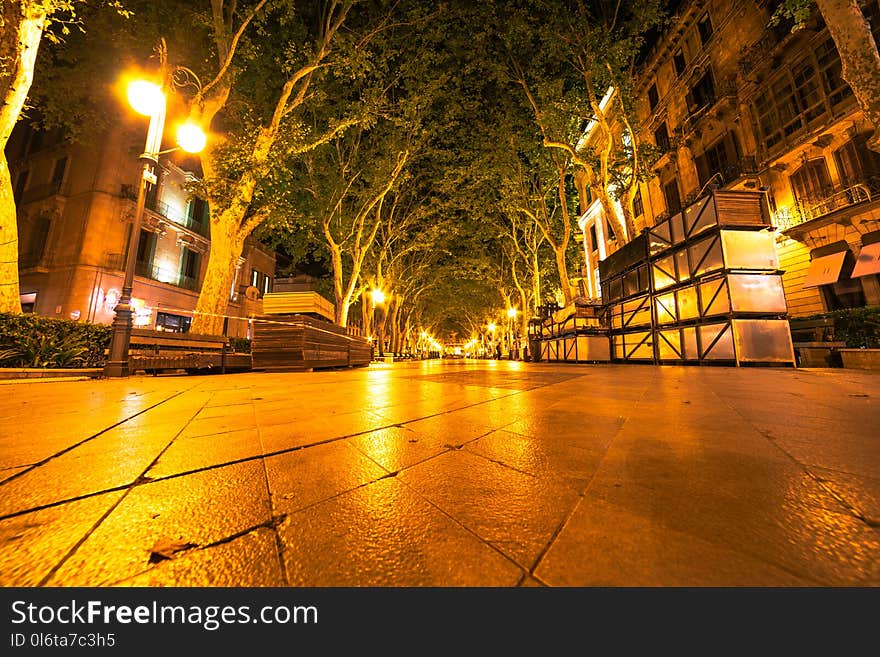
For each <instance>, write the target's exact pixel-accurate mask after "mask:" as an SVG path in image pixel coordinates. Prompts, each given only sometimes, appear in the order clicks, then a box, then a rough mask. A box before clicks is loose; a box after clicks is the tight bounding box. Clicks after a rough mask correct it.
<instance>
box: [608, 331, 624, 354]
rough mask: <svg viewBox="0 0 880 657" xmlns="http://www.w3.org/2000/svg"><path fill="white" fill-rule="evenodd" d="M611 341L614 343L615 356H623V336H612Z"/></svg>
mask: <svg viewBox="0 0 880 657" xmlns="http://www.w3.org/2000/svg"><path fill="white" fill-rule="evenodd" d="M611 342H612V343H613V345H614V357H615V358H623V336H622V335H613V336H611Z"/></svg>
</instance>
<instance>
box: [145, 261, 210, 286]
mask: <svg viewBox="0 0 880 657" xmlns="http://www.w3.org/2000/svg"><path fill="white" fill-rule="evenodd" d="M134 272H135V274H137V275H138V276H141V277H143V278H149V279H151V280H154V281H159V282H160V283H166V284H167V285H174V286H175V287H179V288H183V289H184V290H192V291H193V292H197V291H198V283H199V282H198V280H196V279H195V278H193V277H191V276H184V275H183V274H180V273H178V272H174V271H170V270H168V269H163V268H161V267H157V266H156V265H154V264H152V263H149V262H141V261H138V262H137V263H136V264H135V269H134Z"/></svg>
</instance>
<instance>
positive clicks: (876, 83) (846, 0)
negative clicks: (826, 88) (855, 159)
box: [816, 0, 880, 151]
mask: <svg viewBox="0 0 880 657" xmlns="http://www.w3.org/2000/svg"><path fill="white" fill-rule="evenodd" d="M816 4H817V5H818V6H819V11H820V12H821V13H822V18H823V19H825V24H826V25H827V26H828V31H829V32H830V33H831V38H832V39H834V45H836V46H837V51H838V52H839V53H840V61H841V64H842V66H843V70H842V71H841V75H842V76H843V79H844V80H846V82H847V83H848V84H849V86H850V87H851V88H852V91H853V95H854V96H855V97H856V101H858V103H859V107H860V108H861V109H862V112H863V113H864V115H865V118H866V119H867V120H868V121H869V122H870V123H871V125H872V126H873V127H874V136H873V137H872V138H871V140H870V141H869V142H868V145H869V146H870V148H871V149H872V150H874V151H880V54H878V52H877V44H876V43H875V41H874V37H873V35H872V34H871V27H870V25H868V21H867V20H865V17H864V15H863V14H862V10H861V9H860V8H859V3H858V0H816Z"/></svg>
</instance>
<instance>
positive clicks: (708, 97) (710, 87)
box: [687, 69, 715, 113]
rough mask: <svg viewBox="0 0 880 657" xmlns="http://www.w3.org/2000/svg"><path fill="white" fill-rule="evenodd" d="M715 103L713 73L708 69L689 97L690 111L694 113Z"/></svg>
mask: <svg viewBox="0 0 880 657" xmlns="http://www.w3.org/2000/svg"><path fill="white" fill-rule="evenodd" d="M714 102H715V83H714V82H712V71H711V70H709V69H707V70H706V72H705V73H703V77H701V78H700V79H699V80H697V83H696V84H695V85H694V86H693V88H692V89H691V91H690V93H689V94H688V95H687V105H688V110H689V111H690V112H692V113H693V112H696V111H697V110H700V109H702V108H704V107H706V106H707V105H711V104H712V103H714Z"/></svg>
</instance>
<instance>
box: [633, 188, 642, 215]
mask: <svg viewBox="0 0 880 657" xmlns="http://www.w3.org/2000/svg"><path fill="white" fill-rule="evenodd" d="M643 214H645V206H644V205H643V204H642V190H641V189H637V190H636V195H635V196H633V215H635V216H636V217H641V216H642V215H643Z"/></svg>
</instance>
